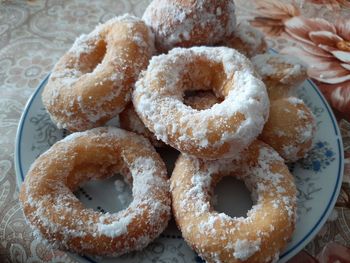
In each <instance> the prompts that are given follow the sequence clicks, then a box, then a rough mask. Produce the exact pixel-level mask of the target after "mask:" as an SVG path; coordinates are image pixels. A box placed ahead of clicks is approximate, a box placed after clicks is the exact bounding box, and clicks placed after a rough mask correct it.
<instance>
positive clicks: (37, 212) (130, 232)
mask: <svg viewBox="0 0 350 263" xmlns="http://www.w3.org/2000/svg"><path fill="white" fill-rule="evenodd" d="M117 172H121V173H122V174H123V175H127V174H129V175H131V177H132V181H133V182H132V184H133V186H132V192H133V201H132V202H131V204H130V205H129V207H127V208H126V209H124V210H121V211H119V212H116V213H102V212H99V211H94V210H92V209H87V208H85V207H84V206H83V204H82V203H81V202H80V201H79V200H78V199H77V198H76V197H75V195H74V194H73V193H72V191H75V190H77V188H78V186H79V185H81V184H82V183H84V182H86V181H89V180H90V179H105V178H107V177H109V176H111V175H113V174H115V173H117ZM19 198H20V202H21V205H22V208H23V211H24V215H25V217H26V219H27V221H28V222H29V224H30V225H31V227H32V229H33V230H34V234H35V236H36V237H38V238H42V239H44V240H46V241H48V242H49V243H50V244H53V245H54V246H55V247H57V248H59V249H65V250H69V251H72V252H76V253H79V254H87V255H99V256H119V255H121V254H124V253H127V252H130V251H134V250H141V249H143V248H144V247H146V246H147V244H149V243H150V242H151V241H152V240H153V239H154V238H156V237H157V236H158V235H159V234H160V233H161V232H162V231H163V230H164V229H165V227H166V225H167V222H168V220H169V218H170V212H171V211H170V210H171V207H170V193H169V182H168V180H167V174H166V168H165V165H164V163H163V161H162V160H161V158H160V156H159V155H158V154H157V153H156V151H155V150H154V148H153V147H152V145H151V144H150V143H149V142H148V141H147V140H146V139H145V138H143V137H141V136H139V135H136V134H134V133H131V132H127V131H124V130H121V129H118V128H111V127H102V128H95V129H92V130H89V131H85V132H77V133H73V134H71V135H69V136H68V137H66V138H65V139H63V140H62V141H59V142H57V143H55V144H54V145H53V146H52V147H51V148H50V149H49V150H48V151H46V152H45V153H43V154H42V155H41V156H40V157H39V158H38V159H37V160H36V161H35V162H34V163H33V165H32V166H31V168H30V170H29V172H28V174H27V176H26V177H25V181H24V183H23V185H22V188H21V191H20V197H19Z"/></svg>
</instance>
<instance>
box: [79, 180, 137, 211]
mask: <svg viewBox="0 0 350 263" xmlns="http://www.w3.org/2000/svg"><path fill="white" fill-rule="evenodd" d="M74 194H75V196H76V197H77V198H78V199H79V200H80V201H81V202H82V203H83V205H84V206H85V207H86V208H91V209H93V210H95V211H98V212H102V213H107V212H109V213H115V212H118V211H121V210H123V209H125V208H127V207H128V206H129V204H130V203H131V202H132V200H133V196H132V188H131V184H130V183H128V182H126V180H125V179H124V176H122V175H121V174H115V175H113V176H111V177H109V178H107V179H103V180H102V179H101V180H90V181H87V182H85V183H83V184H81V185H80V186H79V188H78V189H77V190H76V191H75V192H74Z"/></svg>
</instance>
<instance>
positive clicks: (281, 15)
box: [250, 0, 300, 36]
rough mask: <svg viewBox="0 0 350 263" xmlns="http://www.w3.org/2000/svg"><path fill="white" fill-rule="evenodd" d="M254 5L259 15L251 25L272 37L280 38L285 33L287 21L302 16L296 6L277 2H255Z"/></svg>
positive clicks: (265, 0) (274, 0)
mask: <svg viewBox="0 0 350 263" xmlns="http://www.w3.org/2000/svg"><path fill="white" fill-rule="evenodd" d="M254 4H255V7H256V13H257V15H256V16H255V17H254V19H253V20H251V21H250V23H251V25H252V26H255V27H258V28H260V29H261V30H262V31H264V32H265V33H266V34H267V35H270V36H280V35H281V34H282V33H283V32H284V29H285V21H287V20H289V19H291V18H292V17H294V16H299V15H300V10H299V8H298V7H297V6H296V5H295V4H288V3H283V2H281V1H277V0H263V1H262V0H254Z"/></svg>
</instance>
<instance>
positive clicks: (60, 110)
mask: <svg viewBox="0 0 350 263" xmlns="http://www.w3.org/2000/svg"><path fill="white" fill-rule="evenodd" d="M153 53H154V36H153V35H152V33H151V31H150V29H149V28H148V27H147V26H146V25H145V24H144V22H143V21H142V20H140V19H139V18H136V17H133V16H130V15H124V16H121V17H116V18H114V19H111V20H109V21H107V22H106V23H105V24H102V25H99V26H98V27H96V29H95V30H94V31H92V32H91V33H90V34H88V35H82V36H81V37H80V38H78V39H77V40H76V41H75V43H74V45H73V46H72V48H71V49H70V50H69V51H68V52H67V53H66V54H65V55H64V56H63V57H62V58H61V59H60V60H59V61H58V63H57V64H56V66H55V67H54V69H53V72H52V74H51V76H50V78H49V81H48V83H47V85H46V86H45V88H44V91H43V95H42V100H43V103H44V105H45V107H46V109H47V110H48V112H49V114H50V115H51V118H52V120H53V121H54V122H55V123H56V124H57V126H58V127H59V128H66V129H68V130H70V131H82V130H86V129H89V128H93V127H98V126H101V125H103V124H105V123H106V122H107V121H108V120H110V119H111V118H113V117H114V116H115V115H116V114H118V113H119V112H121V111H122V110H123V109H124V107H125V105H126V104H127V103H128V101H129V100H130V92H131V88H132V87H133V85H134V83H135V81H136V79H137V77H138V74H139V72H140V71H141V70H143V69H144V68H146V66H147V64H148V61H149V59H150V58H151V56H152V54H153Z"/></svg>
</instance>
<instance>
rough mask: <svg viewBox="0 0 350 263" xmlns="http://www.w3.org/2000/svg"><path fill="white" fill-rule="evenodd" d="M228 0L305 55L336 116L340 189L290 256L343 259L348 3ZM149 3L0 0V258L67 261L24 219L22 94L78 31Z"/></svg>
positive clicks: (348, 203)
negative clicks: (18, 151)
mask: <svg viewBox="0 0 350 263" xmlns="http://www.w3.org/2000/svg"><path fill="white" fill-rule="evenodd" d="M235 2H236V4H237V6H238V8H237V14H238V19H239V20H245V21H249V22H250V23H251V24H252V25H253V26H255V27H257V28H259V29H261V30H262V31H263V32H265V34H266V36H267V37H268V43H269V46H270V47H272V48H274V49H276V50H278V51H281V52H284V53H288V54H296V55H297V56H301V57H302V58H304V59H305V62H306V63H307V64H308V66H309V68H308V74H309V76H310V77H311V78H313V79H314V80H315V81H316V82H317V85H318V86H319V87H320V89H321V90H322V92H323V93H324V94H325V95H326V97H327V99H328V100H329V102H330V103H331V105H332V106H333V107H334V109H335V110H336V113H337V117H338V118H339V126H340V128H341V132H342V137H343V143H344V150H345V158H346V160H345V174H344V181H343V186H342V189H341V193H340V196H339V198H338V201H337V204H336V207H335V209H334V211H333V212H332V214H331V216H330V218H329V220H328V221H327V223H326V224H325V225H324V227H323V228H322V229H321V231H320V232H319V233H318V235H317V236H316V237H315V238H314V240H313V241H312V242H310V243H309V244H308V245H307V247H306V248H305V250H304V251H303V252H301V253H300V254H299V255H298V256H296V257H295V258H294V259H293V260H292V262H302V260H305V261H303V262H316V261H315V260H316V259H314V258H312V257H315V258H317V260H319V262H334V261H335V260H339V261H340V262H347V261H346V260H347V259H346V257H345V258H342V257H341V255H346V253H349V249H347V248H345V247H349V246H350V123H349V122H347V121H346V118H347V119H348V120H349V119H350V2H349V1H347V0H331V1H322V0H304V1H302V0H299V1H278V0H249V1H248V0H236V1H235ZM148 3H149V0H118V1H115V0H105V1H97V0H94V1H84V0H72V1H56V0H46V1H39V0H28V1H20V0H17V1H9V0H8V1H6V0H3V1H0V134H1V136H0V262H48V261H50V262H73V260H71V259H70V258H69V257H68V256H67V255H66V254H65V253H63V252H61V251H53V250H51V249H48V247H47V246H46V245H45V244H42V243H40V242H39V241H38V240H34V239H33V237H32V236H31V231H30V229H29V228H28V226H27V225H26V223H25V221H24V218H23V214H22V211H21V209H20V207H19V203H18V189H17V187H16V177H15V171H14V162H13V158H14V141H15V135H16V129H17V125H18V121H19V119H20V116H21V113H22V110H23V108H24V106H25V103H26V101H27V100H28V98H29V96H30V95H31V94H32V93H33V91H34V89H35V88H36V87H37V85H38V84H39V82H40V81H41V80H42V79H43V78H44V77H45V76H46V75H47V73H48V72H49V71H50V70H51V69H52V67H53V65H54V63H55V62H56V61H57V60H58V58H59V57H60V56H61V55H62V54H63V53H64V52H65V51H66V50H67V49H68V48H69V47H70V45H71V44H72V42H73V41H74V39H75V38H76V37H77V36H78V35H80V34H81V33H86V32H89V31H90V30H91V29H92V28H94V27H95V25H96V24H97V23H100V22H104V21H106V20H108V19H109V18H111V17H113V16H115V15H117V14H123V13H127V12H128V13H133V14H136V15H139V16H140V15H141V14H142V13H143V10H144V8H145V6H146V5H147V4H148ZM253 7H254V8H253ZM344 117H345V118H344ZM33 121H35V120H33ZM38 121H40V120H38ZM316 147H321V148H322V150H323V151H324V156H325V161H324V162H322V164H317V163H314V162H312V160H309V162H305V163H304V164H303V165H305V166H312V167H313V169H320V170H322V169H323V168H322V165H324V163H327V158H329V159H331V158H332V156H331V153H330V152H327V151H328V150H329V149H328V148H327V145H325V144H322V142H319V144H316ZM344 246H345V247H344ZM344 253H345V254H344ZM337 254H338V255H340V256H337ZM328 259H329V261H328ZM307 260H308V261H307ZM331 260H333V261H331ZM198 262H201V261H200V259H199V258H198Z"/></svg>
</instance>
